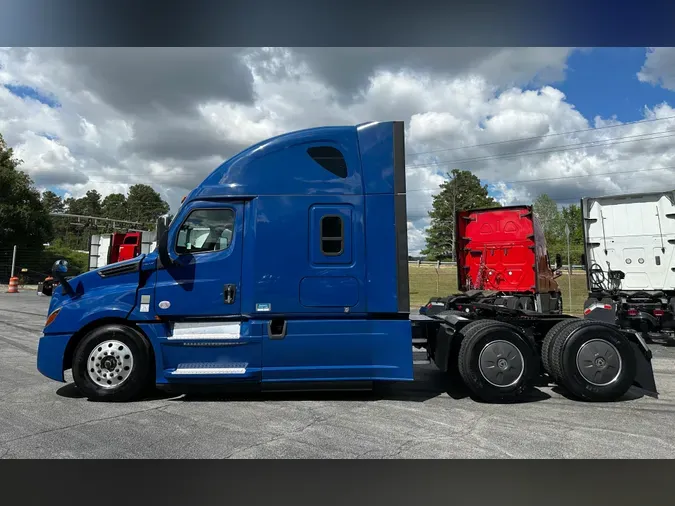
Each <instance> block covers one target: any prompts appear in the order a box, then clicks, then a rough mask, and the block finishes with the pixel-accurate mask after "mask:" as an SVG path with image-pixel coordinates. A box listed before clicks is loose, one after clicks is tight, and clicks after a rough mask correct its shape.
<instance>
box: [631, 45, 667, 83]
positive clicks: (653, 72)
mask: <svg viewBox="0 0 675 506" xmlns="http://www.w3.org/2000/svg"><path fill="white" fill-rule="evenodd" d="M638 79H639V80H640V81H642V82H646V83H650V84H655V85H659V86H663V87H664V88H666V89H669V90H671V91H675V48H672V47H655V48H650V49H649V50H648V51H647V58H646V60H645V63H644V65H643V66H642V69H641V70H640V72H638Z"/></svg>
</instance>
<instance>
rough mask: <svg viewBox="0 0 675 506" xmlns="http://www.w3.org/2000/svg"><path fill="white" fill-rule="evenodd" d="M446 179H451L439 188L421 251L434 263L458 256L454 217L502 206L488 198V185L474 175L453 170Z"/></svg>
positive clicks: (464, 171) (430, 212)
mask: <svg viewBox="0 0 675 506" xmlns="http://www.w3.org/2000/svg"><path fill="white" fill-rule="evenodd" d="M447 176H448V180H447V181H445V182H444V183H443V184H441V185H440V187H441V191H440V193H438V195H435V196H434V200H433V205H432V210H431V211H429V217H430V218H431V226H430V227H429V228H428V229H427V242H426V248H425V249H424V250H423V251H422V255H425V256H428V257H430V258H432V259H434V260H444V259H448V258H454V256H455V215H456V213H457V212H458V211H465V210H469V209H481V208H491V207H500V204H499V203H498V202H497V201H495V200H494V199H493V198H492V197H490V196H489V195H488V189H487V185H481V182H480V179H478V177H476V176H474V175H473V174H472V173H471V172H469V171H466V170H457V169H453V171H452V172H451V173H449V174H447Z"/></svg>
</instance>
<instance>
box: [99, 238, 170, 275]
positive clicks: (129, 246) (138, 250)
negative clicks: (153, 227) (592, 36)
mask: <svg viewBox="0 0 675 506" xmlns="http://www.w3.org/2000/svg"><path fill="white" fill-rule="evenodd" d="M156 237H157V233H156V232H154V231H152V232H150V231H147V230H131V231H128V232H114V233H111V234H93V235H92V236H91V237H90V238H89V270H92V269H98V268H101V267H105V266H106V265H110V264H114V263H117V262H123V261H125V260H130V259H132V258H135V257H137V256H139V255H141V254H148V253H150V252H151V251H153V250H154V249H155V247H156V246H157V239H156Z"/></svg>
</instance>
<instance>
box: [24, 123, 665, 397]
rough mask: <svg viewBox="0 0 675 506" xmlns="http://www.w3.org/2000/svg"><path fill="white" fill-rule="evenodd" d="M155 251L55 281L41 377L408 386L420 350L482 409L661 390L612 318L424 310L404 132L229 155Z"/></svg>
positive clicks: (137, 385)
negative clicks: (543, 394)
mask: <svg viewBox="0 0 675 506" xmlns="http://www.w3.org/2000/svg"><path fill="white" fill-rule="evenodd" d="M157 232H158V238H159V240H158V245H157V248H156V249H155V251H153V252H151V253H149V254H144V255H140V256H138V257H136V258H133V259H131V260H127V261H123V262H118V263H115V264H112V265H107V266H105V267H102V268H99V269H96V270H93V271H90V272H87V273H84V274H80V275H79V276H76V277H74V278H71V279H68V277H67V264H66V262H64V261H59V262H57V263H56V264H55V266H54V269H53V274H54V276H55V277H57V278H58V279H59V280H60V286H59V287H58V288H57V289H56V290H55V291H54V294H53V297H52V299H51V304H50V307H49V311H48V315H47V321H46V324H45V327H44V331H43V336H42V337H41V338H40V342H39V347H38V357H37V367H38V370H39V371H40V372H41V373H42V374H43V375H45V376H46V377H48V378H51V379H53V380H57V381H61V382H63V381H64V378H65V376H64V372H65V371H66V370H69V369H70V370H72V375H73V379H74V382H75V384H76V385H77V387H78V388H79V389H80V390H81V392H83V393H84V395H85V396H87V397H88V398H90V399H97V400H116V401H117V400H132V399H137V398H140V397H141V396H143V394H144V393H145V392H147V391H148V389H153V388H167V389H173V390H180V389H183V388H190V387H197V388H200V387H207V386H213V385H236V386H241V387H242V388H243V387H246V386H254V387H256V388H272V387H276V388H279V387H281V386H284V387H286V388H287V387H288V385H292V386H295V387H298V388H302V387H303V386H308V385H310V384H312V385H313V384H316V383H319V384H322V385H325V384H327V383H330V384H338V385H340V384H350V383H353V382H358V383H360V382H369V383H370V382H372V383H373V384H374V385H376V384H378V382H402V381H412V380H413V350H414V348H417V349H419V350H426V353H427V355H428V359H429V360H430V361H431V362H433V363H435V364H436V366H438V368H439V369H440V370H441V371H443V372H445V373H447V375H448V378H449V379H450V381H462V382H464V383H465V384H466V386H467V387H468V388H469V389H470V390H471V391H472V392H473V393H474V395H475V396H477V397H478V398H480V399H483V400H485V401H488V402H493V401H499V402H503V401H509V400H514V399H517V398H519V397H520V396H522V395H524V394H525V393H526V392H527V391H528V390H529V389H530V388H531V387H532V386H533V385H535V384H540V381H541V378H542V377H543V378H545V379H547V380H548V381H551V382H555V383H557V384H559V385H561V386H563V387H564V388H566V389H567V390H568V391H569V392H570V393H571V394H572V395H574V396H576V397H578V398H580V399H584V400H613V399H617V398H619V397H621V396H622V395H623V394H625V392H626V391H627V390H628V389H629V388H630V387H631V386H632V385H636V386H638V387H640V388H642V389H643V390H645V391H646V392H647V393H650V394H652V395H657V394H656V385H655V381H654V375H653V371H652V367H651V353H650V351H649V349H648V347H647V346H646V345H645V343H644V341H643V340H642V339H641V337H640V335H639V334H636V333H632V332H629V331H625V330H621V329H619V328H618V327H616V326H615V325H613V324H612V323H608V322H602V321H594V320H591V319H579V318H575V317H572V316H567V315H561V314H541V313H536V312H533V311H528V310H526V309H518V308H508V307H504V306H496V305H494V304H490V303H479V302H475V303H472V305H471V307H467V308H464V310H463V311H462V312H459V311H444V312H441V313H439V314H436V315H433V316H423V315H411V314H410V295H409V287H408V246H407V214H406V185H405V151H404V125H403V123H402V122H399V121H390V122H372V123H366V124H361V125H357V126H344V127H320V128H311V129H306V130H301V131H296V132H292V133H288V134H284V135H280V136H278V137H274V138H271V139H268V140H265V141H262V142H260V143H258V144H256V145H254V146H251V147H249V148H248V149H246V150H244V151H242V152H241V153H239V154H237V155H236V156H234V157H232V158H231V159H229V160H227V161H226V162H224V163H223V164H222V165H221V166H219V167H218V168H216V169H215V170H214V171H213V172H212V173H211V174H210V175H209V176H207V177H206V179H205V180H204V181H203V182H202V183H201V184H200V185H199V186H198V187H197V188H195V189H194V190H193V191H192V192H191V193H190V194H189V195H188V196H187V197H186V198H185V199H184V201H183V203H182V204H181V207H180V209H178V211H177V213H176V215H175V217H173V218H172V219H171V220H169V219H168V218H166V217H164V218H163V219H161V220H160V221H159V223H158V231H157ZM587 318H588V317H587Z"/></svg>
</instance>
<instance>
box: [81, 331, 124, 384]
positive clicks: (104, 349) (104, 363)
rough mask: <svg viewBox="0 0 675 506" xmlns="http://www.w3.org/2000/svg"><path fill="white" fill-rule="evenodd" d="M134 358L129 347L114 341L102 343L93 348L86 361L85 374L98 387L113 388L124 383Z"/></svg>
mask: <svg viewBox="0 0 675 506" xmlns="http://www.w3.org/2000/svg"><path fill="white" fill-rule="evenodd" d="M133 366H134V357H133V355H132V354H131V350H130V349H129V347H128V346H127V345H126V344H124V343H122V342H120V341H115V340H109V341H104V342H102V343H101V344H99V345H98V346H97V347H95V348H94V349H93V350H92V351H91V353H90V354H89V358H88V359H87V374H89V378H90V379H91V380H92V381H93V382H94V383H95V384H96V385H98V386H100V387H103V388H114V387H118V386H120V385H121V384H122V383H124V382H125V381H126V380H127V379H128V378H129V375H130V374H131V370H132V369H133Z"/></svg>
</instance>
